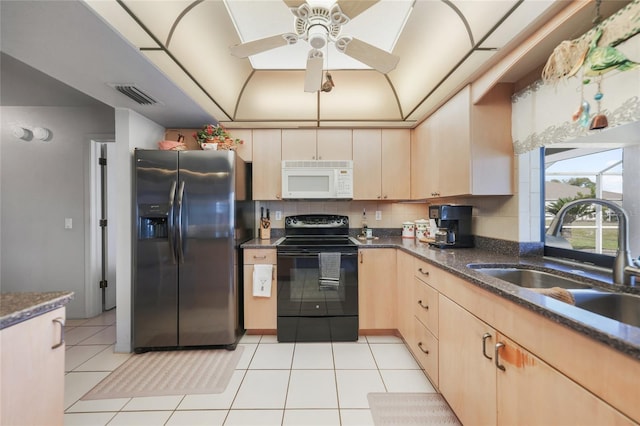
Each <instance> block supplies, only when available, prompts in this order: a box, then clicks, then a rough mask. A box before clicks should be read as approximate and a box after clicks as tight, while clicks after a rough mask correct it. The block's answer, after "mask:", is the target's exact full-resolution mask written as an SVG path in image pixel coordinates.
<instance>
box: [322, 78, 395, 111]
mask: <svg viewBox="0 0 640 426" xmlns="http://www.w3.org/2000/svg"><path fill="white" fill-rule="evenodd" d="M331 75H332V77H333V81H334V83H335V87H334V88H333V90H331V92H321V93H320V111H321V113H320V119H321V120H400V119H402V115H401V114H400V108H399V106H398V102H397V101H396V99H395V97H394V94H393V90H392V87H391V85H390V84H389V82H388V81H387V79H386V78H385V76H384V75H382V74H380V73H379V72H377V71H372V70H369V71H354V70H347V71H332V72H331Z"/></svg>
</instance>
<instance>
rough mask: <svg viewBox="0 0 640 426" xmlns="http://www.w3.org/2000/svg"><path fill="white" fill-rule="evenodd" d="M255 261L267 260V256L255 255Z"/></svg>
mask: <svg viewBox="0 0 640 426" xmlns="http://www.w3.org/2000/svg"><path fill="white" fill-rule="evenodd" d="M253 258H254V259H266V258H267V255H266V254H265V255H264V256H256V255H255V254H254V255H253Z"/></svg>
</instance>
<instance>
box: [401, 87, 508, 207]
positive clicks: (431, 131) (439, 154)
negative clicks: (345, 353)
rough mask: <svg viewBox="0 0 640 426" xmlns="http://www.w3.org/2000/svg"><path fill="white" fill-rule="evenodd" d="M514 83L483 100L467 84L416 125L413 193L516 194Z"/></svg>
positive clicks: (434, 195) (427, 195)
mask: <svg viewBox="0 0 640 426" xmlns="http://www.w3.org/2000/svg"><path fill="white" fill-rule="evenodd" d="M510 96H511V87H510V86H509V85H498V86H496V87H495V88H494V89H493V90H492V91H491V92H489V93H488V94H487V95H486V96H485V97H484V98H483V99H482V100H481V101H480V102H479V103H477V104H472V103H471V87H470V86H466V87H465V88H464V89H462V90H461V91H460V92H458V93H457V94H456V95H455V96H454V97H453V98H451V99H450V100H449V101H448V102H447V103H445V104H444V105H443V106H442V107H440V108H439V109H438V110H437V111H436V112H435V113H433V114H432V115H431V116H430V117H429V118H428V119H427V120H425V121H424V122H423V123H421V124H420V125H419V126H418V127H417V128H416V129H415V131H414V137H413V139H412V148H411V149H412V152H413V156H412V164H411V198H412V199H427V198H437V197H451V196H461V195H511V194H512V193H513V172H512V168H513V147H512V142H511V98H510Z"/></svg>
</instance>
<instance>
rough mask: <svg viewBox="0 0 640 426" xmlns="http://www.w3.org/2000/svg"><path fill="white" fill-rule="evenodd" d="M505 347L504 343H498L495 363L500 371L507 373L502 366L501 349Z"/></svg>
mask: <svg viewBox="0 0 640 426" xmlns="http://www.w3.org/2000/svg"><path fill="white" fill-rule="evenodd" d="M504 346H505V344H504V343H502V342H498V343H496V350H495V354H494V355H495V358H496V359H495V363H496V367H498V369H499V370H502V371H505V370H506V369H505V368H504V365H502V364H500V348H503V347H504Z"/></svg>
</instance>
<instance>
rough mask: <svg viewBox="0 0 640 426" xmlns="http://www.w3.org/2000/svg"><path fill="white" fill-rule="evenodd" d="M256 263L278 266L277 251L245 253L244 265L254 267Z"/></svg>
mask: <svg viewBox="0 0 640 426" xmlns="http://www.w3.org/2000/svg"><path fill="white" fill-rule="evenodd" d="M256 263H271V264H272V265H275V264H276V250H275V249H250V250H245V251H244V264H245V265H254V264H256Z"/></svg>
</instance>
